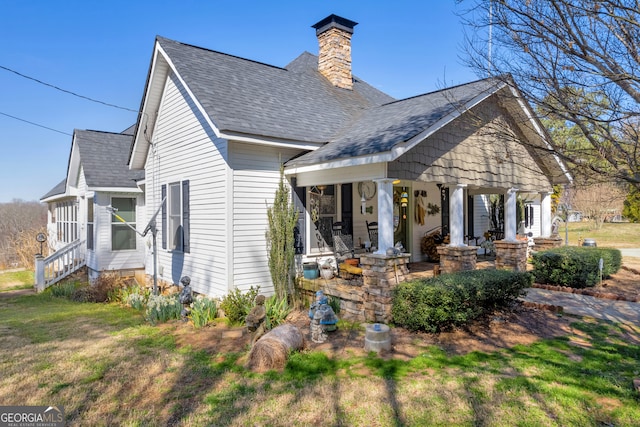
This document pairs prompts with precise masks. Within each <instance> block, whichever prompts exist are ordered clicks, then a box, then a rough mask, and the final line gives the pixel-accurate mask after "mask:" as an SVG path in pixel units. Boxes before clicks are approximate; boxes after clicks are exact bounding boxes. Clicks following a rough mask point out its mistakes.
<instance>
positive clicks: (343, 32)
mask: <svg viewBox="0 0 640 427" xmlns="http://www.w3.org/2000/svg"><path fill="white" fill-rule="evenodd" d="M356 25H358V23H357V22H353V21H349V20H348V19H345V18H341V17H339V16H337V15H330V16H328V17H326V18H324V19H323V20H322V21H320V22H318V23H317V24H315V25H313V26H312V27H313V28H315V29H316V36H317V37H318V44H319V45H320V52H319V53H318V71H320V73H322V75H323V76H325V77H326V78H327V79H329V81H330V82H331V83H332V84H333V85H334V86H337V87H339V88H342V89H353V77H352V75H351V35H352V34H353V27H355V26H356Z"/></svg>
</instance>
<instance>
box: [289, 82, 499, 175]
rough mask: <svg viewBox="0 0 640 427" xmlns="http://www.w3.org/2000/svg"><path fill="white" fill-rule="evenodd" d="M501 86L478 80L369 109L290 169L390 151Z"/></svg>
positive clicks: (291, 165) (295, 162) (455, 114)
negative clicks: (340, 132)
mask: <svg viewBox="0 0 640 427" xmlns="http://www.w3.org/2000/svg"><path fill="white" fill-rule="evenodd" d="M501 86H503V85H501V83H500V81H499V80H497V79H484V80H478V81H475V82H471V83H467V84H463V85H459V86H454V87H450V88H447V89H443V90H439V91H436V92H431V93H427V94H424V95H420V96H415V97H412V98H407V99H403V100H399V101H394V102H390V103H387V104H383V105H380V106H376V107H373V108H370V109H368V110H367V111H365V112H363V114H362V115H361V116H360V117H359V118H358V119H356V120H354V122H353V123H352V124H351V125H350V126H349V127H347V128H346V129H345V131H344V132H343V133H342V134H340V135H338V136H337V137H336V138H334V139H333V140H332V141H330V142H329V143H328V144H326V145H324V146H322V147H320V148H318V149H317V150H315V151H312V152H309V153H307V154H305V155H303V156H301V157H299V158H296V159H292V160H290V161H289V162H287V167H299V166H306V165H311V164H317V163H322V162H327V161H331V160H337V159H341V158H348V157H356V156H365V155H371V154H377V153H383V152H388V151H390V150H392V149H393V148H394V147H395V146H397V145H398V144H401V143H403V142H406V141H409V140H410V139H412V138H413V137H415V136H417V135H419V134H421V133H424V132H426V131H428V130H429V129H430V128H431V127H433V126H438V127H439V126H441V125H442V123H441V121H442V119H443V118H447V117H449V118H450V119H451V120H452V119H453V118H455V117H457V115H458V114H459V113H460V112H462V111H464V110H466V109H467V108H468V107H469V103H471V102H473V101H478V100H481V99H484V98H486V97H488V96H490V95H491V94H492V93H494V92H495V91H497V90H498V89H499V88H500V87H501Z"/></svg>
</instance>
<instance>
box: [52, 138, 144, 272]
mask: <svg viewBox="0 0 640 427" xmlns="http://www.w3.org/2000/svg"><path fill="white" fill-rule="evenodd" d="M132 132H133V128H129V129H127V130H125V131H124V132H122V133H109V132H99V131H92V130H78V129H76V130H75V131H74V132H73V138H72V143H71V152H70V154H69V163H68V166H67V176H66V178H65V179H64V180H62V181H61V182H60V183H59V184H58V185H56V186H55V187H54V188H53V189H51V190H50V191H49V192H48V193H47V194H45V195H44V196H43V197H42V198H41V199H40V201H41V202H43V203H47V206H48V221H47V227H48V246H49V249H50V251H52V252H54V253H58V254H60V253H61V252H62V251H63V250H64V249H65V248H67V247H69V245H75V247H77V253H76V254H75V255H74V257H80V258H82V261H83V262H84V263H86V265H87V267H88V271H89V277H90V278H91V279H94V278H96V277H97V276H98V275H99V274H100V272H102V271H114V270H115V271H119V272H121V273H125V274H129V275H134V274H135V273H136V271H138V272H144V266H145V256H146V254H145V250H144V247H145V240H144V239H143V238H142V237H140V236H139V235H137V234H136V233H135V231H134V230H132V229H131V228H129V227H127V226H126V225H125V224H123V223H121V222H120V221H118V220H117V219H116V218H115V217H114V216H113V215H111V213H110V211H109V209H108V207H115V208H117V209H118V214H119V215H120V216H121V217H124V218H125V219H126V220H127V221H129V222H130V223H131V224H132V225H133V226H138V225H139V224H142V226H144V224H145V223H144V221H145V206H144V202H145V200H144V194H143V186H141V183H142V178H143V177H144V172H143V171H133V170H130V169H129V168H128V167H127V159H128V153H129V147H130V146H131V140H132V137H133V134H132Z"/></svg>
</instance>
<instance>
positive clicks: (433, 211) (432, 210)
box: [427, 203, 440, 216]
mask: <svg viewBox="0 0 640 427" xmlns="http://www.w3.org/2000/svg"><path fill="white" fill-rule="evenodd" d="M439 213H440V206H438V205H434V204H433V203H427V215H429V216H434V215H438V214H439Z"/></svg>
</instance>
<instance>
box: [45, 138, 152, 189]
mask: <svg viewBox="0 0 640 427" xmlns="http://www.w3.org/2000/svg"><path fill="white" fill-rule="evenodd" d="M131 129H132V128H128V129H126V130H125V131H123V133H111V132H101V131H95V130H78V129H76V130H75V131H74V133H73V134H74V143H75V146H76V148H77V150H78V153H79V157H80V165H81V166H82V169H83V171H84V176H85V180H86V183H87V186H88V187H89V188H101V189H105V188H114V189H116V188H117V189H123V188H131V189H132V190H133V189H136V188H137V184H136V183H137V181H140V180H141V179H143V178H144V171H141V170H130V169H129V167H128V166H127V160H128V156H129V147H130V146H131V140H132V139H133V135H132V133H131ZM72 150H73V147H72ZM67 174H69V171H67ZM66 190H67V179H66V178H65V179H63V180H62V181H61V182H59V183H58V184H57V185H56V186H55V187H53V188H52V189H51V190H49V191H48V192H47V193H46V194H45V195H44V196H42V197H41V198H40V200H41V201H46V200H47V199H51V198H57V197H59V196H64V195H65V193H66Z"/></svg>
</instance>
